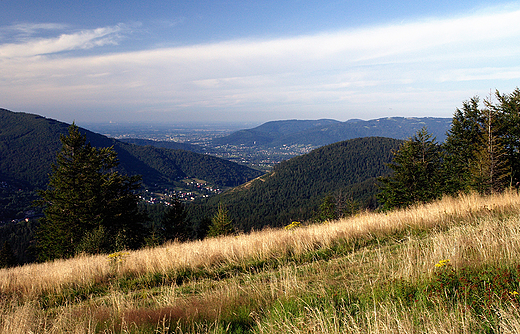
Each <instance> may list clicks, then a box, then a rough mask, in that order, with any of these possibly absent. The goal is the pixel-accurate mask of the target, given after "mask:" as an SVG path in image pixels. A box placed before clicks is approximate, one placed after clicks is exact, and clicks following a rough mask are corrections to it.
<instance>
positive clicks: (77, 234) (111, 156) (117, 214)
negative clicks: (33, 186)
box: [36, 124, 144, 261]
mask: <svg viewBox="0 0 520 334" xmlns="http://www.w3.org/2000/svg"><path fill="white" fill-rule="evenodd" d="M60 140H61V142H62V149H61V151H60V152H59V153H58V156H57V162H56V164H54V165H53V166H52V170H53V172H52V175H51V177H50V180H49V184H48V186H47V189H46V190H44V191H40V193H39V195H40V197H41V199H40V200H39V201H38V203H39V204H40V205H41V206H43V207H44V210H43V212H44V215H45V216H44V218H42V220H41V225H40V228H39V229H38V231H37V233H36V239H37V244H36V249H37V251H38V258H39V260H40V261H45V260H51V259H54V258H66V257H70V256H73V255H74V254H76V253H77V252H78V251H86V252H98V251H99V250H100V249H101V250H103V251H107V252H110V251H112V250H114V249H116V250H117V249H121V248H125V247H128V248H136V247H138V246H139V245H140V242H141V239H142V235H143V229H142V224H141V223H142V221H143V219H144V217H143V216H142V215H140V214H139V212H138V208H137V202H138V198H137V195H136V194H135V193H134V192H135V190H137V189H138V188H139V186H140V185H139V181H140V177H138V176H133V177H127V176H123V175H121V174H119V172H117V171H115V170H114V168H115V167H117V165H118V160H117V155H116V153H115V151H114V150H113V148H111V147H109V148H100V149H97V148H94V147H92V146H91V145H90V143H86V136H85V135H82V134H81V133H80V132H79V128H78V127H77V126H76V125H75V124H72V125H71V126H70V127H69V132H68V135H67V136H65V135H62V136H61V137H60ZM101 228H102V229H103V231H104V234H102V235H103V238H101V240H99V239H100V238H99V235H100V233H98V232H95V231H96V230H97V231H99V230H100V229H101ZM93 235H96V236H97V237H96V238H97V239H96V240H97V241H96V242H95V245H94V244H93V242H94V241H93V240H84V238H93ZM85 245H91V246H92V247H93V248H92V249H90V250H89V249H84V248H82V247H84V246H85Z"/></svg>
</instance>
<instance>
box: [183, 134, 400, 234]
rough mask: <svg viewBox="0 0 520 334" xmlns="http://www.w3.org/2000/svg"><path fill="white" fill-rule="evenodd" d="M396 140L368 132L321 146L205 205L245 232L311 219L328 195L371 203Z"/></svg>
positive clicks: (198, 212) (366, 204)
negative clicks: (221, 210) (220, 208)
mask: <svg viewBox="0 0 520 334" xmlns="http://www.w3.org/2000/svg"><path fill="white" fill-rule="evenodd" d="M401 143H402V141H401V140H397V139H390V138H381V137H367V138H358V139H352V140H348V141H343V142H339V143H335V144H331V145H328V146H324V147H321V148H319V149H316V150H314V151H312V152H310V153H308V154H305V155H302V156H298V157H295V158H292V159H290V160H287V161H284V162H282V163H280V164H279V165H277V166H276V167H275V168H274V170H273V171H272V172H270V173H268V174H266V175H263V176H261V177H259V178H257V179H255V180H253V181H251V182H248V183H246V184H244V185H242V186H239V187H237V188H234V189H231V190H230V191H227V192H224V193H223V194H220V195H217V196H214V197H211V198H209V199H208V200H207V203H205V204H207V206H206V210H209V211H211V210H213V211H215V210H216V209H215V208H216V207H217V205H218V203H222V204H223V205H225V207H226V208H227V209H228V210H229V214H230V217H231V218H232V219H233V221H234V224H235V226H236V227H238V228H239V229H241V230H245V231H248V230H250V229H253V228H254V229H261V228H262V227H264V226H277V227H279V226H284V225H287V224H290V223H291V221H295V220H298V221H301V220H307V219H310V218H312V217H313V216H314V215H315V214H316V213H317V211H318V208H319V206H320V203H321V202H322V201H323V200H324V198H325V197H326V196H327V195H332V196H334V197H336V198H340V197H341V198H343V199H345V198H346V199H352V200H355V201H357V202H358V203H359V204H362V205H364V206H371V205H373V204H374V201H375V194H376V193H377V192H378V188H377V186H376V184H375V183H376V178H377V177H378V176H381V175H386V174H388V173H389V172H390V170H389V168H388V167H387V166H386V164H387V163H389V162H390V161H391V159H392V153H391V151H392V150H397V149H398V148H399V145H400V144H401ZM192 209H193V210H192V215H194V216H196V215H197V214H200V213H201V212H203V210H204V205H200V207H198V206H193V207H192ZM207 214H208V213H207ZM198 218H199V219H200V217H198Z"/></svg>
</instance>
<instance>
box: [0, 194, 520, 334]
mask: <svg viewBox="0 0 520 334" xmlns="http://www.w3.org/2000/svg"><path fill="white" fill-rule="evenodd" d="M385 238H386V240H387V241H388V238H391V240H390V242H386V244H385V245H382V246H381V247H377V241H378V240H385ZM392 239H393V240H392ZM340 240H347V241H348V240H350V241H352V243H353V244H354V242H355V241H356V240H362V241H371V242H372V246H371V247H360V248H357V249H356V248H352V252H351V253H350V254H347V255H342V256H340V257H337V258H330V259H328V260H327V261H314V262H291V261H289V260H286V261H285V262H283V261H282V262H281V263H280V264H279V267H277V268H274V269H269V268H266V269H265V270H264V271H262V272H260V273H258V274H252V273H251V274H242V275H237V276H234V277H231V278H229V279H226V280H221V281H214V280H211V279H199V280H195V281H189V282H186V283H184V284H183V285H182V286H177V285H176V284H167V285H163V286H160V287H156V288H154V289H149V290H142V291H130V292H123V291H120V290H118V289H117V288H115V287H114V288H111V290H110V291H108V292H107V293H105V294H102V295H98V296H92V297H90V298H89V299H86V300H82V301H79V300H78V301H77V302H74V303H70V302H67V303H66V304H64V305H59V306H56V307H53V308H52V309H50V310H44V309H43V307H42V305H41V302H40V301H39V299H38V297H39V296H41V294H42V293H47V294H59V293H60V292H62V290H64V289H66V288H70V287H74V288H75V287H82V286H89V285H92V284H95V283H96V282H97V283H100V284H102V283H104V282H110V280H111V279H112V278H114V277H115V278H117V277H122V276H123V275H126V274H133V275H136V276H139V275H145V274H148V273H171V272H176V271H178V272H180V271H182V270H184V269H186V268H191V269H197V268H198V269H207V270H213V269H215V268H218V267H219V266H222V265H224V266H225V265H236V266H242V265H244V266H245V265H247V263H250V262H251V261H254V260H272V259H278V258H283V257H287V256H292V257H295V258H297V257H298V256H299V255H304V254H305V253H306V252H310V251H314V250H316V249H318V248H328V247H333V246H334V245H335V244H336V243H337V242H338V241H340ZM374 242H375V244H374ZM114 259H115V260H114ZM118 259H123V260H122V261H118ZM443 259H450V263H451V264H452V265H453V266H454V267H455V268H457V267H467V266H479V265H482V264H485V263H497V262H499V263H502V264H504V265H507V264H520V196H519V195H518V194H517V193H516V192H510V193H504V194H500V195H494V196H491V197H480V196H477V195H464V196H460V197H458V198H445V199H443V200H441V201H439V202H435V203H432V204H427V205H421V206H417V207H415V208H410V209H406V210H399V211H394V212H390V213H388V214H385V213H362V214H359V215H357V216H355V217H351V218H349V219H345V220H341V221H337V222H329V223H327V224H320V225H309V226H304V227H300V228H297V229H293V230H289V231H288V230H274V229H268V230H264V231H259V232H253V233H250V234H247V235H239V236H230V237H222V238H214V239H207V240H204V241H197V242H189V243H184V244H181V243H171V244H168V245H164V246H161V247H157V248H150V249H143V250H140V251H135V252H128V253H121V254H119V255H117V256H116V257H112V259H110V258H108V256H106V255H100V256H79V257H77V258H74V259H70V260H60V261H54V262H49V263H44V264H34V265H27V266H23V267H17V268H11V269H3V270H0V296H4V297H6V298H3V299H1V300H0V333H63V332H67V333H99V332H103V333H120V332H138V328H140V327H141V326H145V325H150V326H152V325H153V330H151V331H150V332H155V333H162V332H164V333H166V332H176V333H181V332H186V331H189V332H200V333H206V332H225V328H224V329H223V328H221V327H219V324H218V323H217V322H218V321H217V320H218V319H219V318H221V317H222V316H225V315H226V314H227V315H229V314H232V313H233V312H235V311H236V308H237V307H240V305H245V304H248V303H254V304H255V306H254V307H253V309H257V310H259V312H261V313H262V314H261V315H260V314H256V313H254V314H251V315H250V316H251V317H252V318H254V319H256V329H255V331H256V332H257V333H344V332H352V333H417V332H422V331H420V330H418V329H417V328H416V324H414V319H413V316H414V315H413V310H407V309H406V308H403V306H402V305H397V304H395V303H393V302H389V303H386V304H380V305H374V308H373V309H372V310H370V311H369V312H367V313H366V314H361V315H358V316H357V317H356V318H354V317H352V316H349V315H348V312H346V311H345V312H342V310H341V309H339V310H338V309H334V308H330V309H327V308H320V307H315V306H308V307H305V310H304V311H305V312H303V315H301V316H300V318H298V319H294V318H293V317H292V316H291V314H289V313H286V312H284V311H283V309H279V308H275V309H272V308H271V306H272V305H273V303H275V302H276V301H280V300H287V299H298V298H299V296H304V295H309V294H310V295H316V296H325V297H323V298H327V297H326V296H327V291H330V289H331V287H332V288H333V289H337V290H341V291H346V292H347V293H348V294H355V293H359V292H360V291H366V289H369V290H370V289H373V288H376V287H377V286H378V285H379V284H381V283H382V282H385V281H388V280H391V279H392V278H404V279H406V280H408V281H410V282H415V281H420V280H421V279H423V278H424V277H428V276H431V275H432V273H433V271H434V268H435V266H434V265H435V263H437V262H439V261H440V260H443ZM459 308H460V310H459V309H455V310H453V309H451V310H450V309H447V308H446V307H445V305H442V304H439V305H436V307H435V308H433V309H430V310H426V311H425V312H424V319H423V323H424V328H427V329H428V332H429V333H471V332H472V330H474V329H475V323H478V322H479V321H482V319H475V318H474V317H473V316H472V315H471V314H470V313H467V312H463V311H462V310H463V308H464V305H459ZM408 311H409V312H408ZM500 313H501V318H500V329H501V332H503V333H517V332H519V331H520V320H519V319H520V316H519V312H518V310H516V309H515V308H504V309H503V310H501V311H500ZM346 314H347V315H346ZM190 319H191V321H192V322H191V323H190V322H189V321H190ZM266 319H271V320H269V321H267V320H266ZM181 322H182V323H184V326H181V325H180V324H181ZM186 322H188V324H189V325H186ZM186 326H188V329H186V328H187V327H186ZM190 326H191V327H190ZM100 328H101V330H100Z"/></svg>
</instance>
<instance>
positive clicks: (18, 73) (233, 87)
mask: <svg viewBox="0 0 520 334" xmlns="http://www.w3.org/2000/svg"><path fill="white" fill-rule="evenodd" d="M519 22H520V2H496V1H453V0H450V1H429V2H428V1H399V2H398V1H304V0H301V1H254V2H252V1H251V2H246V1H153V2H152V1H148V2H144V1H6V0H2V1H0V107H2V108H7V109H10V110H13V111H25V112H30V113H36V114H40V115H43V116H46V117H50V118H55V119H59V120H62V121H65V122H72V121H76V122H77V123H78V124H80V125H81V123H86V122H87V123H92V122H110V121H112V122H146V123H159V122H160V123H172V124H174V123H185V122H199V123H213V122H257V123H262V122H265V121H269V120H278V119H318V118H333V119H337V120H342V121H344V120H348V119H351V118H361V119H373V118H379V117H388V116H421V117H422V116H432V117H451V116H452V115H453V112H454V110H455V108H457V107H459V106H461V104H462V101H464V100H467V99H469V98H471V97H473V96H475V95H479V96H481V97H482V98H485V97H487V96H489V94H490V91H494V90H495V89H498V90H499V91H500V92H502V93H508V92H511V91H512V90H513V89H515V88H516V87H518V86H519V82H520V81H519V79H520V43H519V42H520V24H519Z"/></svg>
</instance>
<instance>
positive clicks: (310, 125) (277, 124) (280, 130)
mask: <svg viewBox="0 0 520 334" xmlns="http://www.w3.org/2000/svg"><path fill="white" fill-rule="evenodd" d="M337 123H340V122H339V121H336V120H332V119H320V120H294V119H293V120H284V121H271V122H267V123H264V124H262V125H260V126H257V127H256V128H253V129H245V130H240V131H237V132H234V133H232V134H230V135H228V136H225V137H221V138H215V139H214V140H213V141H212V144H213V145H246V146H255V145H257V146H261V145H270V144H272V143H273V142H276V141H278V140H280V139H281V138H283V137H284V136H287V135H291V134H295V133H305V131H307V130H309V129H316V128H322V127H327V126H330V125H333V124H337ZM337 141H340V140H337Z"/></svg>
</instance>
